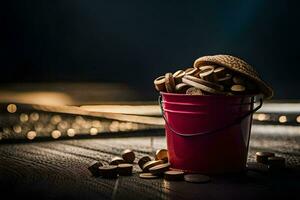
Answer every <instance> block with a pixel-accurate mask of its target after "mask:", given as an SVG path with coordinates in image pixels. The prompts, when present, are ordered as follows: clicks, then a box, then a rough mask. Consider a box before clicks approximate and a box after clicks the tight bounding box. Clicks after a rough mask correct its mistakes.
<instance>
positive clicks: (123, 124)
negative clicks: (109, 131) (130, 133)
mask: <svg viewBox="0 0 300 200" xmlns="http://www.w3.org/2000/svg"><path fill="white" fill-rule="evenodd" d="M119 129H120V131H126V123H125V122H121V123H120V126H119Z"/></svg>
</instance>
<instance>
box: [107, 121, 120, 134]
mask: <svg viewBox="0 0 300 200" xmlns="http://www.w3.org/2000/svg"><path fill="white" fill-rule="evenodd" d="M119 125H120V122H118V121H113V122H112V123H111V124H110V126H109V130H110V131H111V132H117V131H119Z"/></svg>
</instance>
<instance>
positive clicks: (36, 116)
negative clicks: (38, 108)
mask: <svg viewBox="0 0 300 200" xmlns="http://www.w3.org/2000/svg"><path fill="white" fill-rule="evenodd" d="M29 118H30V120H32V121H38V120H39V118H40V115H39V113H36V112H33V113H31V114H30V116H29Z"/></svg>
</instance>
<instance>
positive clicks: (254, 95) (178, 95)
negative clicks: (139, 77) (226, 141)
mask: <svg viewBox="0 0 300 200" xmlns="http://www.w3.org/2000/svg"><path fill="white" fill-rule="evenodd" d="M160 95H163V96H177V97H192V98H193V97H195V98H197V97H202V98H215V97H217V98H228V99H230V98H245V97H246V98H247V97H256V96H261V95H262V94H261V93H256V94H243V95H239V94H237V95H232V96H228V95H220V94H218V95H214V94H212V95H209V94H205V95H189V94H178V93H168V92H160Z"/></svg>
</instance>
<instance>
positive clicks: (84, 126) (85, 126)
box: [82, 121, 92, 129]
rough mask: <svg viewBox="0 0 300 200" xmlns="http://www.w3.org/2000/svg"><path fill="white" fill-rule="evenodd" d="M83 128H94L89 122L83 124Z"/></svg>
mask: <svg viewBox="0 0 300 200" xmlns="http://www.w3.org/2000/svg"><path fill="white" fill-rule="evenodd" d="M82 126H83V128H85V129H89V128H91V127H92V123H91V122H89V121H85V122H84V123H83V124H82Z"/></svg>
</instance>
